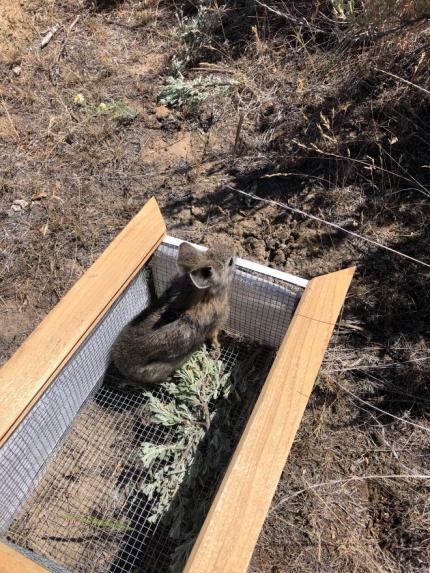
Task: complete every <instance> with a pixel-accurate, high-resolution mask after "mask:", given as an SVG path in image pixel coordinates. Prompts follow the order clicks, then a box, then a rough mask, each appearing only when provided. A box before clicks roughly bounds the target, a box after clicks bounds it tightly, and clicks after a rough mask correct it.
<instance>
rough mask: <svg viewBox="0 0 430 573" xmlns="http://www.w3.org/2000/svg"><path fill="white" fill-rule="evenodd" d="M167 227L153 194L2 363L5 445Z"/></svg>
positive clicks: (0, 408)
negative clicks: (13, 352)
mask: <svg viewBox="0 0 430 573" xmlns="http://www.w3.org/2000/svg"><path fill="white" fill-rule="evenodd" d="M165 233H166V226H165V223H164V219H163V217H162V215H161V213H160V210H159V208H158V205H157V202H156V200H155V199H154V198H152V199H150V200H149V201H148V202H147V203H146V204H145V205H144V207H143V208H142V209H141V211H140V212H139V213H138V214H137V215H136V216H135V217H134V218H133V219H132V220H131V221H130V223H128V225H126V227H124V229H123V230H122V231H121V233H120V234H119V235H118V236H117V237H116V239H114V241H112V243H111V244H110V245H109V246H108V248H107V249H106V250H105V251H104V252H103V253H102V255H101V256H100V257H99V258H98V259H97V260H96V261H95V262H94V264H93V265H92V266H91V267H90V268H89V269H88V270H87V271H86V272H85V273H84V275H82V277H81V278H80V279H79V280H78V281H77V283H76V284H75V285H74V286H73V287H72V288H71V289H70V290H69V292H68V293H67V294H66V295H65V296H64V297H63V298H62V299H61V300H60V302H59V303H58V304H57V305H56V306H55V307H54V308H53V309H52V310H51V312H50V313H49V314H48V315H47V316H46V318H45V319H44V320H43V321H42V322H41V323H40V324H39V326H38V327H37V328H36V329H35V330H34V332H33V333H32V334H31V335H30V336H29V337H28V338H27V340H26V341H25V342H24V343H23V344H22V345H21V346H20V348H19V349H18V350H17V351H16V352H15V354H14V355H13V356H12V357H11V358H10V360H9V361H8V362H6V364H5V365H4V366H3V367H2V368H1V369H0V447H1V445H3V444H4V442H5V441H6V440H7V439H8V437H9V436H10V435H11V433H12V432H13V430H14V429H15V428H16V427H17V425H18V424H19V423H20V422H21V420H22V419H23V418H24V417H25V416H26V414H27V413H28V412H29V411H30V409H31V408H32V406H33V405H34V403H35V402H36V401H37V400H38V399H39V398H40V396H41V395H42V394H43V392H44V391H45V390H46V388H47V387H48V386H49V384H50V383H51V381H52V380H53V379H54V378H55V376H56V375H57V374H58V372H59V371H60V370H61V368H62V367H63V366H64V365H65V364H66V362H67V361H68V359H69V358H70V357H71V356H72V354H73V353H74V351H75V350H76V348H77V347H78V346H79V345H80V344H81V343H82V341H83V340H84V339H85V338H86V337H87V336H88V335H89V334H90V332H91V331H92V330H93V329H94V327H95V326H96V325H97V324H98V323H99V321H100V320H101V319H102V318H103V316H104V315H105V314H106V312H107V311H108V310H109V308H110V307H111V306H112V304H113V302H114V301H115V300H116V299H117V298H118V296H119V294H120V293H121V292H122V291H123V290H124V289H125V288H126V287H127V285H128V284H129V283H130V281H131V280H132V279H133V278H134V277H135V276H136V274H137V273H138V272H139V270H140V269H141V268H142V266H143V265H144V264H145V262H146V261H147V260H148V258H149V257H150V255H151V254H152V253H153V252H154V251H155V249H156V248H157V246H158V245H159V244H160V242H161V241H162V239H163V237H164V236H165ZM10 571H15V570H14V569H10Z"/></svg>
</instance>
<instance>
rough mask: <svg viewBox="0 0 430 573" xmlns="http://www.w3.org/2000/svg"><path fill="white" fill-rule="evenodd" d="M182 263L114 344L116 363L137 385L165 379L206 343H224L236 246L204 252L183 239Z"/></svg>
mask: <svg viewBox="0 0 430 573" xmlns="http://www.w3.org/2000/svg"><path fill="white" fill-rule="evenodd" d="M178 266H179V269H180V273H179V274H178V275H177V276H176V277H175V278H174V280H173V282H172V284H171V285H170V287H169V288H168V289H167V290H166V291H165V292H164V293H163V294H162V295H161V297H160V298H159V299H158V301H157V302H156V303H155V304H153V305H152V306H151V307H149V308H147V309H145V310H144V311H143V312H142V313H141V314H140V315H138V316H137V317H136V318H135V319H133V320H132V321H131V322H130V323H129V324H128V325H127V326H126V327H125V328H124V329H123V330H122V332H121V333H120V334H119V336H118V338H117V339H116V341H115V343H114V345H113V347H112V351H111V357H112V361H113V363H114V364H115V366H116V367H117V368H118V370H119V371H120V372H121V373H122V374H123V375H124V376H125V377H126V378H127V379H128V380H130V381H133V382H134V384H137V385H143V384H157V383H161V382H164V381H165V380H166V379H167V378H168V377H169V376H170V375H171V374H172V373H173V372H174V371H175V370H176V369H177V368H178V367H179V366H181V364H183V363H184V362H185V361H186V360H187V358H188V357H189V356H190V355H191V354H192V353H193V352H194V351H195V350H196V349H197V348H198V347H199V346H201V345H202V344H203V343H204V342H205V341H209V342H211V343H212V344H213V345H214V346H219V342H218V332H219V330H220V329H221V328H222V327H223V326H224V325H225V323H226V321H227V319H228V315H229V309H230V304H229V291H230V288H229V287H230V283H231V279H232V275H233V269H234V255H233V254H232V251H231V249H230V248H229V247H227V246H219V247H217V248H213V249H209V250H208V251H205V252H202V251H199V250H197V249H195V248H194V247H193V246H192V245H190V244H188V243H182V244H181V245H180V247H179V254H178Z"/></svg>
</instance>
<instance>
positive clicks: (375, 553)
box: [0, 0, 430, 573]
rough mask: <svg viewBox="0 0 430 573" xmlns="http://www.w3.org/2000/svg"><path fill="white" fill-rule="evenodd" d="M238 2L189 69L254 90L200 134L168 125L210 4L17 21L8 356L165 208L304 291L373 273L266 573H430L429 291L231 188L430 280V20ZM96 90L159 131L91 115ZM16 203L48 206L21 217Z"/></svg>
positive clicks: (6, 180)
mask: <svg viewBox="0 0 430 573" xmlns="http://www.w3.org/2000/svg"><path fill="white" fill-rule="evenodd" d="M9 4H10V6H12V4H13V3H12V2H10V3H7V5H8V6H9ZM220 4H221V5H222V6H224V7H225V16H224V17H223V21H222V26H220V27H218V28H216V30H214V31H213V35H212V37H211V44H210V50H209V52H208V51H206V52H205V53H204V58H205V59H204V60H199V58H198V57H197V58H196V57H194V60H193V62H192V65H188V67H185V69H184V70H183V73H184V75H185V77H186V78H188V79H194V78H196V77H198V76H199V75H201V76H203V77H205V76H207V75H209V74H213V75H214V76H215V77H219V78H231V79H234V80H235V82H236V83H237V85H236V87H235V89H234V90H232V91H231V92H230V93H228V94H218V95H214V97H213V98H208V100H206V101H205V102H204V103H203V104H202V105H201V108H200V109H199V111H198V112H197V114H196V115H193V116H192V117H190V116H187V114H186V110H183V111H181V110H172V111H171V112H170V113H169V114H168V116H167V117H165V118H159V119H157V117H156V115H155V109H156V107H157V105H158V101H157V98H158V95H159V93H160V91H161V89H162V87H163V85H164V83H165V81H166V77H167V76H168V75H169V74H171V66H170V62H171V57H172V56H173V55H175V54H176V55H178V54H183V53H184V50H186V49H187V47H186V46H184V45H183V43H181V40H180V39H178V37H175V35H173V34H172V29H173V28H174V26H175V23H176V21H177V20H176V18H175V11H179V10H180V9H183V14H184V17H185V18H187V17H189V16H193V14H194V12H193V7H192V5H191V3H188V2H179V1H178V2H175V3H174V4H172V3H167V2H161V1H160V2H156V1H155V0H154V1H146V2H136V1H135V0H126V1H124V2H117V3H109V2H105V3H99V4H98V3H96V2H83V1H82V2H78V3H76V2H70V1H69V0H63V1H62V2H61V3H55V4H52V3H51V4H46V3H44V2H41V1H39V0H31V1H30V0H29V1H28V2H27V3H26V4H25V6H24V7H23V9H22V10H20V11H18V12H17V13H12V9H11V8H8V10H10V11H9V12H6V18H8V19H9V21H10V20H11V19H12V20H13V22H14V24H15V25H12V26H9V27H8V28H7V29H8V32H7V36H5V35H4V34H5V32H4V31H5V29H6V28H5V25H4V22H3V21H2V20H0V33H2V38H4V37H5V38H6V41H5V46H4V48H2V50H1V59H2V62H3V63H4V64H5V65H3V66H2V68H1V70H2V71H1V72H0V73H1V84H0V145H1V161H0V178H1V179H0V181H1V183H0V185H1V196H0V205H1V209H2V213H1V217H2V230H1V233H2V238H1V242H2V254H1V265H2V267H1V275H0V280H1V281H2V282H1V284H2V287H1V293H0V294H1V298H0V321H1V322H0V324H1V326H2V330H1V334H0V336H1V341H2V346H1V348H0V355H1V357H2V358H3V359H6V357H7V356H9V355H10V354H11V352H12V351H13V350H14V349H15V348H16V347H17V345H18V344H19V342H20V341H21V340H22V339H23V337H24V336H25V334H27V333H28V332H30V331H31V330H32V328H33V327H34V326H35V324H36V323H37V321H38V320H39V319H40V318H41V317H42V316H43V315H44V314H46V312H47V311H48V310H49V309H50V308H51V307H52V306H53V305H54V304H55V302H56V301H57V300H58V298H59V297H61V296H62V295H63V294H64V292H65V291H66V290H67V289H68V288H69V287H70V285H71V284H72V283H73V282H74V281H75V280H76V278H77V277H78V276H79V275H80V274H81V273H82V271H83V270H84V269H85V268H87V267H88V265H89V264H90V262H91V261H92V260H94V258H95V257H96V256H97V255H98V254H99V253H100V252H101V251H102V250H103V248H104V247H105V246H106V245H107V244H108V242H109V241H110V240H111V238H112V237H113V236H114V235H115V234H116V233H117V231H118V230H119V229H120V228H121V227H122V226H123V225H124V223H125V222H126V221H127V220H128V219H129V218H130V217H131V216H132V214H133V213H135V212H136V211H137V210H138V209H139V207H140V206H141V205H142V204H143V202H144V201H145V200H146V199H147V198H148V197H149V196H150V195H155V196H156V197H157V199H158V200H159V201H160V203H161V206H162V209H163V211H164V213H165V215H166V218H167V221H168V225H169V227H170V229H171V232H172V233H174V234H176V235H179V236H181V237H184V238H185V237H186V238H188V239H190V240H194V241H204V242H206V243H210V242H212V241H216V240H218V238H220V237H222V236H223V235H224V234H228V235H229V236H232V238H233V239H234V241H235V243H236V245H237V249H238V252H239V254H241V255H245V256H248V257H250V258H252V259H257V260H260V261H261V262H263V263H265V264H271V265H273V266H275V267H278V268H284V269H286V270H288V271H290V272H296V273H297V274H299V275H302V276H312V275H314V274H320V273H324V272H329V271H331V270H335V269H338V268H340V267H345V266H347V265H349V264H358V267H359V271H358V274H357V278H356V280H355V283H354V286H353V290H352V292H351V295H350V297H349V299H348V301H347V305H346V309H345V313H344V319H345V322H344V326H343V327H342V328H341V329H340V330H339V332H338V336H337V339H336V343H335V344H333V346H332V348H331V350H330V353H329V355H328V357H327V361H326V364H325V366H324V369H323V371H322V374H321V380H320V384H319V385H318V386H317V388H316V390H315V392H314V394H313V396H312V399H311V402H310V406H309V408H308V410H307V412H306V416H305V419H304V422H303V424H302V426H301V429H300V434H299V436H298V439H297V441H296V443H295V446H294V449H293V452H292V456H291V458H290V460H289V462H288V464H287V466H286V468H285V472H284V476H283V478H282V480H281V483H280V485H279V488H278V491H277V494H276V498H275V500H274V504H273V508H272V510H271V512H270V514H269V517H268V519H267V521H266V524H265V527H264V530H263V532H262V535H261V537H260V540H259V543H258V546H257V548H256V551H255V554H254V558H253V561H252V570H253V571H258V572H266V571H271V572H276V571H277V572H279V573H280V572H284V571H285V572H286V571H291V570H294V571H297V572H312V573H314V572H315V571H356V572H365V571H366V572H371V571H372V572H373V571H381V572H382V571H390V572H391V571H393V572H397V571H402V572H410V571H414V572H415V571H417V572H427V571H428V568H429V565H430V539H429V535H428V531H429V527H430V515H429V509H428V483H429V482H428V480H426V479H424V478H423V476H426V475H430V472H429V459H430V458H429V448H428V430H427V431H426V430H425V429H423V427H424V428H427V429H430V426H429V424H428V414H429V409H430V408H429V406H430V404H429V398H428V390H429V386H428V384H429V383H428V380H429V374H430V372H429V364H430V360H428V359H429V357H430V340H429V336H430V328H429V324H430V313H429V309H430V300H429V291H428V281H429V278H430V276H429V273H428V272H427V271H426V270H425V269H424V268H420V267H418V266H414V264H413V263H410V262H407V261H405V260H403V259H402V258H399V257H395V256H392V255H390V254H388V253H384V252H382V251H380V250H378V249H377V248H374V247H372V246H369V245H368V244H365V243H362V242H360V240H358V239H355V238H353V239H351V238H348V237H347V236H345V235H343V234H342V233H341V232H337V231H333V230H332V229H329V228H327V227H324V226H323V225H320V224H316V223H315V222H311V221H307V220H305V219H303V218H297V217H295V216H293V215H291V213H287V212H284V211H283V210H282V209H280V208H278V207H276V206H274V205H267V204H261V203H257V202H255V201H252V200H250V199H249V198H245V197H241V196H239V195H238V194H236V193H234V192H233V191H231V190H230V189H229V187H228V186H230V187H231V186H233V187H237V188H240V189H244V190H245V191H248V192H252V193H255V194H258V195H260V196H262V197H265V198H270V199H275V200H278V201H281V202H286V203H288V204H289V205H291V206H293V207H297V208H299V209H302V210H303V211H308V212H310V213H312V214H314V215H317V216H320V217H322V218H325V219H328V220H331V221H333V222H335V223H336V224H338V225H341V226H343V227H346V228H348V229H351V230H353V231H355V232H357V233H359V234H362V235H365V236H368V237H369V238H372V239H376V240H380V241H382V242H384V243H386V244H388V245H390V246H391V247H393V248H395V249H396V250H399V251H403V252H405V253H407V254H409V255H410V256H413V257H416V258H418V259H421V260H424V261H426V262H429V258H428V253H429V246H430V233H429V223H428V221H429V214H430V213H429V192H430V188H429V187H430V186H429V169H430V168H429V165H430V155H429V148H430V147H429V143H430V142H429V135H428V134H429V122H430V108H429V96H428V94H427V93H426V92H428V91H430V77H429V75H428V64H429V59H430V51H429V50H430V46H429V43H428V32H429V22H428V17H426V10H427V11H428V9H427V8H426V3H425V2H424V3H422V2H421V3H420V2H413V1H412V0H409V1H396V2H394V0H393V2H388V0H387V1H386V2H384V3H370V2H364V3H356V4H355V8H356V10H355V12H354V14H353V15H349V16H347V17H346V18H345V19H342V18H340V17H339V13H336V11H334V9H333V3H331V2H328V1H327V2H320V3H313V2H294V3H292V2H287V1H286V0H284V1H282V0H266V1H265V2H258V1H257V0H255V2H246V1H245V0H243V1H237V2H227V1H226V2H223V3H220ZM342 5H344V6H345V5H346V3H345V4H342ZM375 6H379V7H380V8H381V9H380V10H379V12H378V11H377V10H376V9H375ZM372 7H373V8H372ZM382 8H384V9H382ZM78 16H79V19H78V21H77V22H76V24H75V25H74V26H73V27H71V25H72V24H73V22H75V20H76V18H77V17H78ZM58 23H60V24H61V25H62V28H61V29H60V30H59V31H58V33H56V34H55V35H54V37H53V38H52V40H51V41H50V43H49V44H48V45H47V46H46V47H45V48H44V49H43V50H41V49H40V40H41V38H42V37H43V34H44V33H46V31H47V30H49V29H50V28H52V26H54V25H55V24H58ZM9 24H10V22H9ZM17 66H19V67H20V71H19V74H17V71H16V67H17ZM14 69H15V71H14ZM416 86H418V88H417V87H416ZM423 90H424V91H423ZM78 93H80V94H83V96H84V97H85V100H86V102H87V103H88V105H90V106H94V107H96V106H98V105H99V104H100V103H101V102H109V101H112V100H115V101H120V102H124V103H125V104H126V105H128V106H130V107H131V108H133V109H135V110H136V111H137V112H138V115H137V117H136V118H135V119H133V120H132V121H128V122H125V123H124V122H117V121H113V120H112V118H110V117H108V116H106V115H101V114H96V113H87V112H86V111H85V109H84V108H82V107H79V106H76V105H74V104H73V98H74V97H75V95H76V94H78ZM241 117H243V123H242V125H241V128H240V133H239V135H240V137H239V138H238V141H237V142H236V144H235V140H236V136H237V134H238V129H237V127H238V122H239V121H240V118H241ZM233 149H234V150H235V153H233ZM41 193H46V197H44V198H41V199H39V200H37V201H34V202H31V197H32V196H37V195H39V194H41ZM15 199H25V200H27V201H28V202H29V203H30V206H31V208H29V209H28V210H26V211H23V212H20V213H14V214H11V215H10V216H9V214H8V212H9V209H10V206H11V204H12V202H13V201H14V200H15ZM18 313H19V314H18ZM372 476H373V477H372ZM375 476H386V477H375ZM393 476H397V477H393ZM405 476H408V477H405ZM414 476H419V477H414Z"/></svg>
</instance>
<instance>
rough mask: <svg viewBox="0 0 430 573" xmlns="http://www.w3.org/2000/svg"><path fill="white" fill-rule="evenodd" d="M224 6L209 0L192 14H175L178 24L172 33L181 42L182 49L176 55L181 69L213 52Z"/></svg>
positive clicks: (209, 56) (193, 64) (194, 63)
mask: <svg viewBox="0 0 430 573" xmlns="http://www.w3.org/2000/svg"><path fill="white" fill-rule="evenodd" d="M224 14H225V8H223V7H220V6H218V4H217V3H215V2H210V4H209V5H207V6H199V7H198V9H197V13H196V14H195V15H194V16H190V17H184V16H183V14H178V13H177V14H176V17H177V20H178V25H177V26H176V28H175V31H174V35H175V37H176V38H178V39H179V40H180V41H181V43H182V50H181V52H180V54H179V55H178V56H177V61H179V62H181V66H182V70H181V71H183V70H184V69H185V68H186V67H189V66H195V65H196V64H198V63H199V62H200V61H202V60H209V59H211V57H212V54H213V52H214V42H215V38H216V34H217V32H218V30H219V29H220V28H221V27H222V19H223V16H224Z"/></svg>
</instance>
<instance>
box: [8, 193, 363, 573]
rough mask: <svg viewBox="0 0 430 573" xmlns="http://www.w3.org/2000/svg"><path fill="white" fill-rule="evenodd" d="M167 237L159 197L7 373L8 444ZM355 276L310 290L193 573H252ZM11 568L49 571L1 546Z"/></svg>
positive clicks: (313, 284) (327, 280)
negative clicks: (257, 546)
mask: <svg viewBox="0 0 430 573" xmlns="http://www.w3.org/2000/svg"><path fill="white" fill-rule="evenodd" d="M165 231H166V228H165V224H164V220H163V218H162V215H161V213H160V211H159V209H158V205H157V203H156V201H155V199H151V200H150V201H149V202H148V203H147V204H146V205H145V206H144V208H143V209H142V210H141V211H140V213H139V214H138V215H137V216H136V217H135V218H134V219H133V220H132V221H131V222H130V223H129V224H128V225H127V226H126V227H125V228H124V230H123V231H122V232H121V233H120V234H119V236H118V237H117V238H116V239H115V240H114V241H113V242H112V244H111V245H110V246H109V247H108V249H107V250H106V251H105V252H104V253H103V254H102V255H101V256H100V258H99V259H98V260H97V261H96V262H95V263H94V264H93V265H92V267H91V268H90V269H89V270H88V271H87V272H86V273H85V274H84V275H83V276H82V278H81V279H80V280H79V281H78V282H77V283H76V284H75V286H74V287H73V288H72V289H71V290H70V291H69V292H68V293H67V295H66V296H65V297H64V298H63V299H62V300H61V301H60V302H59V303H58V305H57V306H56V307H55V308H54V309H53V310H52V311H51V312H50V313H49V314H48V316H47V317H46V318H45V320H44V321H43V322H42V323H41V324H40V325H39V326H38V327H37V329H36V330H35V331H34V332H33V334H32V335H31V336H30V337H29V338H28V339H27V340H26V341H25V342H24V344H23V345H22V346H21V347H20V348H19V349H18V351H17V352H16V353H15V354H14V355H13V356H12V358H11V359H10V360H9V362H7V363H6V364H5V365H4V366H3V368H2V369H1V370H0V447H1V445H3V444H4V442H5V441H6V440H7V438H8V437H9V436H10V435H11V433H12V432H13V431H14V429H15V428H16V427H17V425H18V424H19V423H20V422H21V421H22V419H23V418H24V417H25V416H26V414H27V413H28V412H29V411H30V410H31V408H32V407H33V405H34V404H35V402H36V401H37V400H38V399H39V398H40V397H41V396H42V395H43V393H44V392H45V390H46V389H47V388H48V387H49V385H50V383H51V382H52V381H53V380H54V378H55V376H56V375H57V374H58V372H59V371H60V370H61V368H62V367H63V366H64V365H65V363H66V362H67V361H68V359H69V358H70V357H71V356H72V354H73V353H74V351H75V350H76V349H77V348H78V346H79V345H80V344H81V343H82V341H83V340H84V339H85V338H86V337H87V336H88V335H89V334H90V333H91V332H92V330H93V329H94V327H95V326H96V325H97V324H98V323H99V321H100V320H101V318H102V317H103V316H104V315H105V314H106V312H107V311H108V310H109V308H110V307H111V306H112V304H113V303H114V302H115V300H116V299H117V298H118V296H119V295H120V294H121V293H122V292H123V291H124V289H125V288H126V287H127V285H128V284H129V283H130V281H131V280H132V279H133V277H134V276H136V274H137V273H138V272H139V270H140V269H141V268H142V267H143V265H144V264H145V262H146V261H147V260H148V258H149V257H150V255H151V254H152V253H153V252H154V251H155V249H156V248H157V246H158V245H159V244H160V242H161V241H162V239H163V237H164V236H165ZM353 273H354V268H351V269H345V270H343V271H338V272H336V273H331V274H328V275H323V276H321V277H317V278H315V279H312V280H311V281H310V282H309V283H308V284H307V286H306V288H305V290H304V293H303V295H302V298H301V300H300V303H299V305H298V308H297V309H296V312H295V314H294V317H293V319H292V322H291V324H290V326H289V328H288V331H287V333H286V335H285V337H284V340H283V342H282V344H281V346H280V348H279V351H278V353H277V356H276V359H275V362H274V364H273V366H272V368H271V370H270V373H269V375H268V377H267V380H266V382H265V384H264V387H263V390H262V392H261V394H260V397H259V399H258V401H257V403H256V406H255V407H254V410H253V413H252V415H251V417H250V419H249V421H248V424H247V426H246V428H245V431H244V433H243V435H242V437H241V440H240V442H239V444H238V446H237V448H236V451H235V453H234V455H233V458H232V460H231V462H230V464H229V467H228V469H227V472H226V474H225V477H224V479H223V481H222V483H221V486H220V488H219V491H218V493H217V495H216V497H215V500H214V502H213V504H212V506H211V509H210V511H209V514H208V516H207V518H206V520H205V523H204V525H203V527H202V530H201V532H200V534H199V536H198V539H197V541H196V543H195V546H194V548H193V551H192V553H191V555H190V558H189V560H188V562H187V565H186V567H185V571H186V572H188V573H212V572H219V573H242V572H245V571H246V570H247V567H248V564H249V561H250V559H251V556H252V552H253V550H254V547H255V544H256V541H257V538H258V535H259V533H260V530H261V527H262V525H263V523H264V519H265V517H266V515H267V511H268V509H269V506H270V503H271V500H272V497H273V494H274V492H275V489H276V486H277V483H278V481H279V478H280V475H281V472H282V469H283V467H284V465H285V462H286V460H287V457H288V454H289V451H290V449H291V445H292V443H293V440H294V437H295V434H296V432H297V429H298V427H299V425H300V421H301V419H302V416H303V412H304V409H305V407H306V404H307V401H308V398H309V395H310V393H311V391H312V387H313V384H314V382H315V379H316V377H317V375H318V371H319V369H320V366H321V363H322V360H323V357H324V353H325V351H326V348H327V345H328V343H329V340H330V337H331V335H332V332H333V329H334V326H335V323H336V320H337V318H338V315H339V312H340V310H341V308H342V305H343V302H344V299H345V296H346V293H347V290H348V287H349V284H350V282H351V279H352V275H353ZM18 381H19V383H18ZM9 571H14V573H15V572H16V573H42V572H43V571H45V569H44V568H43V567H41V566H40V565H38V564H37V563H35V562H33V561H32V560H30V559H28V558H26V557H24V556H23V555H21V554H20V553H18V552H16V551H14V550H13V549H12V548H11V547H9V546H8V545H5V544H1V543H0V573H9Z"/></svg>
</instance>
